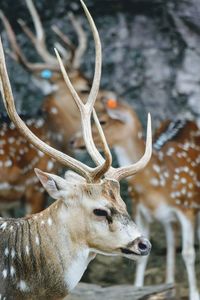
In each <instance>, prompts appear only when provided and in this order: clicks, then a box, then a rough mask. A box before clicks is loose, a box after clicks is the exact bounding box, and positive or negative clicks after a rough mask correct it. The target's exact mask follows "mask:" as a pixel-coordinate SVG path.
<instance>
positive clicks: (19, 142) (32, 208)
mask: <svg viewBox="0 0 200 300" xmlns="http://www.w3.org/2000/svg"><path fill="white" fill-rule="evenodd" d="M26 5H27V8H28V10H29V12H30V15H31V16H32V20H33V24H34V27H35V31H36V36H35V35H34V34H33V33H32V32H31V31H30V29H29V28H28V27H27V26H26V24H25V23H24V22H23V21H22V20H20V21H19V23H20V25H21V26H22V29H23V30H24V32H25V33H26V34H27V36H28V37H29V39H30V41H31V42H32V43H33V46H34V47H35V49H36V51H37V53H38V54H39V56H40V57H41V58H42V60H43V62H41V63H39V62H37V63H32V62H29V61H28V60H27V59H26V57H25V55H24V54H23V52H22V49H21V48H20V46H19V44H18V43H17V39H16V36H15V33H14V31H13V30H12V28H11V25H10V24H9V21H8V19H7V18H6V17H5V15H4V14H3V12H0V17H1V20H2V22H3V24H4V27H5V29H6V32H7V36H8V38H9V41H10V44H11V47H12V51H10V55H11V56H12V57H13V58H14V60H15V61H17V62H18V63H19V64H20V65H22V66H23V67H24V68H25V69H26V70H28V72H31V74H32V75H33V78H34V82H36V83H37V84H38V85H39V87H40V88H42V89H43V92H44V94H46V96H45V98H44V101H43V103H42V107H41V109H40V113H39V112H38V114H39V116H38V117H37V118H34V117H30V116H29V117H27V118H26V124H27V125H28V126H29V128H30V129H31V130H32V131H34V133H35V134H36V135H38V136H39V137H40V138H41V139H43V140H45V141H46V142H48V143H49V144H51V145H53V146H56V147H58V149H59V150H61V151H64V152H69V149H68V140H69V139H70V137H71V136H72V134H73V133H74V132H76V131H77V129H78V128H79V127H80V116H79V112H78V110H77V107H76V105H75V104H74V102H73V98H72V96H71V94H70V92H69V89H68V88H67V87H66V85H65V82H64V80H63V77H62V74H61V72H60V69H59V66H58V63H57V60H56V59H55V57H54V56H53V55H52V54H51V53H50V52H49V51H48V50H47V46H46V43H45V32H44V29H43V27H42V24H41V21H40V17H39V14H38V12H37V10H36V8H35V6H34V4H33V2H32V0H26ZM70 19H71V22H72V24H73V26H74V28H75V31H76V33H77V36H78V40H79V44H78V46H77V47H75V45H73V44H72V43H71V42H70V41H69V39H68V38H67V36H65V35H64V34H63V33H62V32H61V31H60V30H59V29H58V28H57V27H56V26H54V28H53V29H54V31H55V32H56V33H57V35H59V37H60V38H61V39H62V40H64V42H65V44H67V49H65V48H63V47H61V45H60V44H58V47H59V49H61V50H62V54H63V57H64V64H65V66H66V67H67V69H68V72H69V76H70V79H71V81H72V83H73V85H74V87H75V88H76V90H77V92H78V93H79V95H80V96H81V97H82V99H83V101H85V100H86V98H87V96H88V94H89V90H90V86H91V82H90V80H88V79H87V78H86V77H85V76H84V75H83V74H82V73H81V71H80V63H81V59H82V57H83V55H84V52H85V50H86V46H87V38H86V35H85V33H84V31H83V30H82V27H81V24H80V22H79V21H78V20H77V19H76V18H75V17H74V16H73V14H70ZM67 50H68V51H67ZM110 97H115V96H114V95H113V93H111V92H109V91H104V90H100V91H99V93H98V98H97V105H96V107H97V109H98V110H100V109H101V100H102V99H107V98H110ZM3 120H4V121H3ZM44 121H45V122H44ZM34 167H35V168H42V169H43V170H46V171H53V172H57V170H58V166H57V164H56V163H55V162H54V161H53V160H52V159H50V158H49V157H48V156H46V155H44V154H43V152H41V151H39V150H37V149H36V148H35V147H33V146H32V145H31V144H30V143H29V142H28V141H27V140H26V139H25V138H24V137H23V135H20V136H19V134H18V130H17V129H16V128H15V125H14V124H13V123H12V122H7V121H6V120H5V118H4V119H2V118H1V124H0V170H1V172H0V211H1V213H2V214H5V213H6V210H7V209H8V208H12V207H13V206H15V205H19V204H20V201H25V203H26V212H27V213H36V212H39V211H41V210H42V209H43V208H44V201H45V194H44V193H42V190H43V188H42V187H41V186H40V183H39V181H38V178H37V177H36V176H35V173H34V171H33V168H34Z"/></svg>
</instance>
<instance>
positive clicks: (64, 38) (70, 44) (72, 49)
mask: <svg viewBox="0 0 200 300" xmlns="http://www.w3.org/2000/svg"><path fill="white" fill-rule="evenodd" d="M51 28H52V30H53V31H54V32H55V34H57V36H59V38H60V39H61V40H62V41H63V42H64V43H65V44H66V45H67V46H68V47H69V49H70V50H71V51H72V52H74V51H75V45H74V44H73V43H72V42H71V41H70V39H69V38H68V37H67V36H66V35H65V34H64V33H63V32H62V31H61V30H60V29H59V28H58V26H56V25H52V26H51Z"/></svg>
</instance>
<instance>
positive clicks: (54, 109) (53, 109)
mask: <svg viewBox="0 0 200 300" xmlns="http://www.w3.org/2000/svg"><path fill="white" fill-rule="evenodd" d="M50 112H51V113H52V114H53V115H56V114H57V113H58V109H57V108H56V107H51V109H50Z"/></svg>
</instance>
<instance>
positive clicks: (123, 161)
mask: <svg viewBox="0 0 200 300" xmlns="http://www.w3.org/2000/svg"><path fill="white" fill-rule="evenodd" d="M114 149H115V153H116V155H117V159H118V162H119V165H120V167H124V166H129V165H131V164H132V163H133V159H131V157H129V155H128V153H127V151H126V149H125V148H124V147H122V146H115V148H114Z"/></svg>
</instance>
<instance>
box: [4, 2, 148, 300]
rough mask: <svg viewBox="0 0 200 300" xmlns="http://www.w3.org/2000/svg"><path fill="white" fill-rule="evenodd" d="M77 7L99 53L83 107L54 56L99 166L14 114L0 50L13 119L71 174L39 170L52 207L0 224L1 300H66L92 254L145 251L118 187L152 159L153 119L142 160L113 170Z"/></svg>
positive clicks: (98, 63)
mask: <svg viewBox="0 0 200 300" xmlns="http://www.w3.org/2000/svg"><path fill="white" fill-rule="evenodd" d="M81 3H82V6H83V8H84V11H85V13H86V16H87V19H88V21H89V24H90V27H91V30H92V33H93V36H94V41H95V49H96V60H95V73H94V80H93V84H92V87H91V91H90V93H89V96H88V100H87V102H86V104H84V103H83V102H82V100H81V99H80V97H79V96H78V94H77V93H76V91H75V89H74V88H73V85H72V83H71V82H70V80H69V77H68V75H67V73H66V71H65V68H64V65H63V64H62V60H61V58H60V56H59V54H58V52H57V51H56V54H57V58H58V60H59V63H60V68H61V70H62V73H63V77H64V79H65V82H66V84H67V86H68V88H69V89H70V92H71V94H72V95H73V98H74V100H75V103H76V104H77V106H78V108H79V111H80V114H81V124H82V129H83V136H84V140H85V143H86V148H87V150H88V152H89V154H90V156H91V158H92V159H93V161H94V162H95V164H96V166H95V167H94V168H91V167H88V166H87V165H85V164H83V163H82V162H80V161H78V160H76V159H74V158H72V157H70V156H69V155H67V154H64V153H62V152H60V151H59V150H56V149H55V148H53V147H51V146H49V145H48V144H47V143H45V142H43V141H42V140H40V139H39V138H38V137H37V136H36V135H35V134H34V133H33V132H32V131H31V130H30V129H29V128H28V127H27V126H26V124H25V123H24V122H23V121H22V119H21V118H20V117H19V115H18V114H17V111H16V109H15V104H14V99H13V95H12V91H11V87H10V82H9V79H8V74H7V70H6V65H5V60H4V53H3V48H2V44H0V80H1V92H2V96H3V100H4V104H5V107H6V110H7V112H8V114H9V116H10V118H11V119H12V121H13V122H14V124H15V125H16V127H17V128H19V130H20V132H21V134H22V135H23V136H24V137H25V138H27V139H28V140H29V142H31V143H32V144H33V145H34V146H35V147H36V148H38V149H39V150H40V151H42V152H44V153H45V154H47V155H49V156H50V157H52V158H54V159H56V160H57V161H58V162H59V163H61V164H63V165H64V166H65V167H68V168H70V169H72V170H73V171H75V172H76V173H73V172H67V173H66V177H65V179H63V178H61V177H58V176H57V175H53V174H49V173H45V172H43V171H41V170H39V169H36V174H37V176H38V177H39V179H40V181H41V183H42V184H43V186H44V187H45V189H46V190H47V191H48V192H49V194H50V195H51V196H52V197H53V198H55V199H56V200H57V201H56V202H55V203H54V204H53V205H52V206H50V207H49V208H47V209H46V210H45V211H43V212H41V213H38V214H36V215H32V216H30V217H26V218H22V219H1V220H0V233H1V242H0V252H1V255H0V257H1V259H0V269H1V277H2V280H1V281H0V291H1V298H4V297H6V298H9V299H11V298H14V299H16V300H18V299H46V298H47V297H48V298H49V299H63V298H64V297H65V296H66V295H67V294H68V293H69V291H70V290H71V289H73V288H74V286H75V285H76V284H77V283H78V281H79V280H80V278H81V276H82V274H83V272H84V271H85V269H86V268H87V265H88V263H89V262H90V260H91V259H93V258H94V257H95V255H96V253H102V254H105V255H121V256H124V257H127V258H130V259H136V258H137V257H139V256H142V255H147V254H149V252H150V248H151V245H150V243H149V241H148V240H147V239H145V238H144V237H142V236H141V234H140V233H139V230H138V229H137V227H136V225H135V224H134V222H133V221H132V220H131V218H130V217H129V215H128V213H127V210H126V207H125V204H124V202H123V200H122V199H121V197H120V186H119V180H121V179H122V178H124V177H127V176H131V175H132V174H135V173H136V172H138V171H139V170H141V169H143V168H144V167H145V165H146V164H147V163H148V161H149V159H150V157H151V148H152V147H151V124H150V117H149V118H148V128H147V145H146V150H145V153H144V155H143V157H142V158H141V159H140V160H139V161H138V162H137V163H135V164H132V165H129V166H127V167H123V168H113V167H111V164H112V156H111V153H110V150H109V148H108V145H107V143H106V140H105V136H104V134H103V131H102V128H101V126H100V123H99V121H98V118H97V116H96V113H95V111H94V110H93V106H94V102H95V99H96V97H97V94H98V89H99V82H100V78H101V43H100V39H99V35H98V31H97V29H96V27H95V24H94V22H93V20H92V18H91V16H90V14H89V12H88V10H87V8H86V6H85V4H84V3H83V2H82V1H81ZM92 112H93V116H94V120H95V124H96V126H97V128H98V132H99V134H100V136H101V139H102V142H103V149H104V153H105V159H104V158H103V157H102V155H101V154H100V153H99V152H98V150H97V148H96V146H95V144H94V142H93V139H92V132H91V120H90V118H91V114H92ZM77 173H78V174H79V175H78V174H77ZM58 199H59V200H58ZM77 220H78V222H77Z"/></svg>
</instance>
